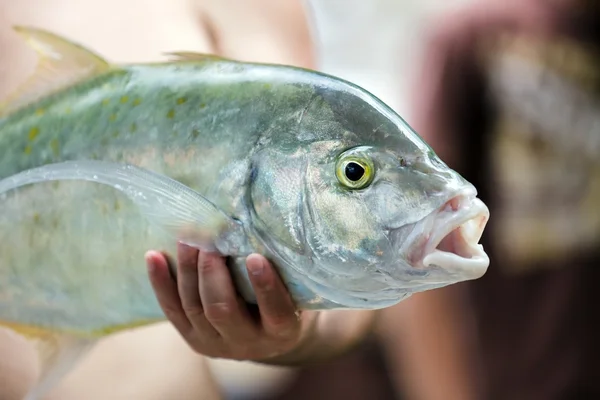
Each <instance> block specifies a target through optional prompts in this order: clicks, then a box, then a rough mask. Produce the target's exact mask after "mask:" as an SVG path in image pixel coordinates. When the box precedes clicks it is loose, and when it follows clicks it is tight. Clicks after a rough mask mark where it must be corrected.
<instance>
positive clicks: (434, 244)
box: [422, 190, 490, 280]
mask: <svg viewBox="0 0 600 400" xmlns="http://www.w3.org/2000/svg"><path fill="white" fill-rule="evenodd" d="M475 196H476V192H475V191H472V190H468V191H464V192H462V193H460V194H459V195H457V196H454V197H452V199H450V200H449V201H447V202H446V203H445V204H444V205H443V206H442V207H441V208H440V209H439V210H438V212H437V214H436V215H435V218H434V221H433V226H432V229H431V234H430V235H429V238H428V239H427V241H426V243H425V246H424V252H423V253H422V254H423V259H422V265H423V267H425V268H427V267H438V268H441V269H442V270H444V271H445V272H446V273H448V274H450V275H452V276H453V277H456V278H460V279H461V280H466V279H477V278H480V277H481V276H483V275H484V274H485V272H486V271H487V268H488V266H489V263H490V259H489V257H488V255H487V254H486V252H485V251H484V250H483V246H482V245H481V244H479V240H480V239H481V236H482V235H483V231H484V229H485V226H486V224H487V222H488V220H489V215H490V213H489V210H488V208H487V206H486V205H485V204H484V203H483V202H482V201H481V200H480V199H478V198H477V197H475Z"/></svg>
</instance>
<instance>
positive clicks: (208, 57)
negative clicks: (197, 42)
mask: <svg viewBox="0 0 600 400" xmlns="http://www.w3.org/2000/svg"><path fill="white" fill-rule="evenodd" d="M165 54H166V55H167V56H170V57H171V58H172V59H173V60H179V61H219V60H226V61H231V60H229V59H227V58H225V57H221V56H217V55H216V54H205V53H194V52H191V51H176V52H169V53H165Z"/></svg>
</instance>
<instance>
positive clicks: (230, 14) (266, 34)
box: [193, 0, 313, 67]
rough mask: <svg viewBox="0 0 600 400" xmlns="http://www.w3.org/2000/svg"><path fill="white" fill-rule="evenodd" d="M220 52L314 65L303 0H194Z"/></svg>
mask: <svg viewBox="0 0 600 400" xmlns="http://www.w3.org/2000/svg"><path fill="white" fill-rule="evenodd" d="M193 1H194V2H195V5H196V8H197V10H198V13H199V15H200V16H201V21H202V22H203V24H204V25H205V26H206V27H207V28H208V31H209V32H210V35H211V36H212V39H213V42H214V43H215V48H216V50H217V53H219V54H222V55H223V56H225V57H231V58H236V59H241V60H244V61H258V62H273V63H283V64H291V65H297V66H304V67H312V66H313V55H312V43H311V37H310V31H309V25H308V22H307V17H308V16H307V10H306V9H305V6H304V4H303V1H301V0H286V1H279V0H247V1H243V2H240V1H236V0H193Z"/></svg>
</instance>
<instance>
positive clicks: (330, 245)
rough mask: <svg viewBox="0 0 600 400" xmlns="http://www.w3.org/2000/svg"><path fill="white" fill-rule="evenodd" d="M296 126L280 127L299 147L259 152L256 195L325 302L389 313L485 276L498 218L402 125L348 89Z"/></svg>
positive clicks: (314, 102) (269, 227)
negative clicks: (490, 224)
mask: <svg viewBox="0 0 600 400" xmlns="http://www.w3.org/2000/svg"><path fill="white" fill-rule="evenodd" d="M297 120H298V121H297V123H296V125H291V124H290V123H289V121H288V123H287V124H282V125H280V126H279V127H278V128H279V129H281V130H283V129H282V127H285V129H287V130H288V131H295V132H294V136H295V137H300V138H304V141H303V140H300V145H298V146H297V147H295V146H294V145H289V146H286V145H285V143H284V142H285V140H284V141H281V142H278V143H273V142H271V143H270V144H269V146H267V148H265V149H263V150H262V151H260V152H258V156H259V157H257V158H256V160H257V162H256V168H257V169H256V170H255V172H254V173H253V189H252V196H251V197H252V200H253V202H254V204H253V205H254V210H255V211H256V213H257V214H256V215H257V220H260V221H261V223H262V224H263V232H265V235H266V236H268V237H269V238H270V239H271V243H272V244H273V245H272V246H271V247H272V248H277V245H275V244H274V243H278V244H279V249H278V250H277V251H276V252H277V253H279V254H283V253H285V252H288V254H289V253H290V252H292V253H295V254H301V255H303V256H304V257H305V259H308V260H310V263H309V264H310V265H308V266H307V265H304V266H303V269H301V270H299V271H298V272H299V273H302V274H304V275H306V276H308V277H309V278H310V279H311V280H313V281H314V282H315V283H316V284H318V287H319V288H320V290H321V293H322V294H324V296H325V297H328V298H330V299H333V300H334V301H337V302H339V303H346V304H348V303H352V305H353V307H354V306H356V305H357V304H362V306H360V307H363V308H380V307H383V306H388V305H391V304H394V303H396V302H398V301H400V300H401V299H402V298H405V297H406V295H407V294H410V293H414V292H418V291H424V290H430V289H434V288H438V287H442V286H447V285H450V284H453V283H457V282H461V281H465V280H471V279H477V278H479V277H481V276H482V275H484V274H485V272H486V270H487V268H488V265H489V258H488V256H487V254H486V252H485V251H484V250H483V247H482V246H481V245H480V244H479V240H480V238H481V236H482V234H483V231H484V228H485V226H486V224H487V221H488V218H489V211H488V208H487V207H486V205H485V204H484V203H483V202H482V201H481V200H480V199H479V198H478V197H477V190H476V188H475V187H474V186H473V185H472V184H471V183H470V182H468V181H467V180H465V179H464V178H463V177H462V176H461V175H460V174H458V173H457V172H456V171H454V170H452V169H451V168H450V167H449V166H448V165H446V164H445V163H444V162H443V161H442V160H441V159H440V158H439V157H438V156H437V155H436V154H435V152H434V151H433V150H432V149H431V147H430V146H429V145H428V144H427V143H426V142H425V141H424V140H423V139H422V138H421V137H420V136H419V135H418V134H417V133H416V132H415V131H414V130H413V129H412V128H411V127H410V126H409V125H408V124H407V123H406V122H405V121H404V120H403V119H402V118H401V117H400V116H398V115H397V114H396V113H395V112H393V111H392V110H391V109H390V108H389V107H387V106H386V105H385V104H384V103H382V102H381V101H380V100H378V99H377V98H375V97H374V96H372V95H371V94H369V93H368V92H366V91H364V90H362V89H358V88H356V87H349V86H348V85H345V86H344V85H340V86H339V87H337V88H331V86H330V88H329V89H328V90H325V91H321V92H320V93H319V94H318V95H317V96H314V98H313V99H311V101H310V104H308V105H307V107H306V108H304V109H303V110H302V113H301V118H298V119H297ZM288 142H289V143H293V141H291V140H290V141H288ZM282 247H285V249H282ZM288 260H290V258H288ZM288 264H290V267H293V265H291V264H293V261H291V262H290V263H288ZM350 298H352V299H357V298H359V299H360V301H357V302H354V301H353V300H348V299H350Z"/></svg>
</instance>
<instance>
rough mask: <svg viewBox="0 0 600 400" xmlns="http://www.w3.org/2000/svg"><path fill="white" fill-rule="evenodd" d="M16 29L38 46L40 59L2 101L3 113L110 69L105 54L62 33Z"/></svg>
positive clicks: (31, 43) (32, 46)
mask: <svg viewBox="0 0 600 400" xmlns="http://www.w3.org/2000/svg"><path fill="white" fill-rule="evenodd" d="M14 30H15V31H16V32H17V33H18V34H19V35H20V36H21V37H22V38H23V39H24V40H25V42H26V43H27V44H28V45H29V47H31V48H32V49H33V50H35V52H36V54H37V56H38V63H37V67H36V70H35V72H34V73H33V74H32V76H31V77H30V78H29V79H28V80H27V81H25V83H24V84H22V85H21V86H20V87H18V88H17V90H16V91H14V92H13V93H11V94H10V95H9V96H8V97H7V98H6V100H4V101H3V102H2V103H0V116H2V115H6V114H9V113H10V112H12V111H15V110H16V109H18V108H20V107H22V106H24V105H26V104H28V103H31V102H33V101H35V100H37V99H39V98H40V97H42V96H45V95H48V94H50V93H52V92H55V91H57V90H59V89H62V88H65V87H67V86H70V85H72V84H74V83H76V82H78V81H82V80H84V79H86V78H90V77H92V76H94V75H98V74H100V73H102V72H105V71H107V70H108V69H110V64H109V63H108V62H107V61H105V60H104V59H103V58H102V57H100V56H98V55H97V54H95V53H93V52H91V51H89V50H87V49H86V48H84V47H83V46H81V45H79V44H76V43H73V42H70V41H69V40H67V39H65V38H62V37H60V36H58V35H55V34H53V33H50V32H47V31H44V30H41V29H35V28H28V27H22V26H16V27H14Z"/></svg>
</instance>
